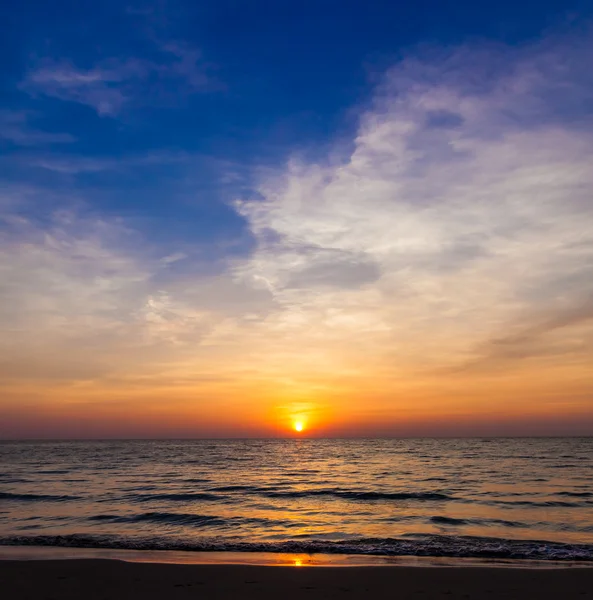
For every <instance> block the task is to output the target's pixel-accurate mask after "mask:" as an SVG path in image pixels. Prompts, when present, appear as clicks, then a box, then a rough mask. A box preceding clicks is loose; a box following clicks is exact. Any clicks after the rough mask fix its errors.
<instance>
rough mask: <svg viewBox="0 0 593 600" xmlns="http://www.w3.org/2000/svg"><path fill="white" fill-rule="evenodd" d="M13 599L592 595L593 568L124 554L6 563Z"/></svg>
mask: <svg viewBox="0 0 593 600" xmlns="http://www.w3.org/2000/svg"><path fill="white" fill-rule="evenodd" d="M0 589H2V596H3V598H6V599H7V600H12V599H18V600H75V599H76V600H78V599H80V598H85V599H87V600H119V599H126V600H136V599H138V600H140V599H141V600H152V599H155V600H156V599H162V598H167V599H177V598H179V599H187V598H219V599H221V600H226V599H229V600H230V599H232V598H261V599H267V598H270V599H272V598H273V599H277V598H282V599H283V600H291V599H293V598H295V599H296V598H306V599H310V600H317V599H322V598H344V599H354V598H385V597H392V598H398V599H401V600H404V599H407V598H409V599H414V600H418V599H422V600H427V599H430V598H447V599H448V600H456V599H460V600H461V599H463V600H468V599H473V600H480V599H484V600H493V599H498V598H504V599H505V600H524V599H527V598H538V599H543V600H545V599H547V598H549V599H558V598H562V599H571V598H575V599H577V598H578V599H579V600H586V599H587V598H593V568H587V567H567V568H555V569H525V568H504V567H400V566H394V567H392V566H384V567H313V568H310V567H301V568H295V567H272V566H252V565H216V564H214V565H213V564H205V565H197V564H193V565H187V564H154V563H132V562H124V561H120V560H102V559H91V560H86V559H81V560H31V561H12V560H4V561H0Z"/></svg>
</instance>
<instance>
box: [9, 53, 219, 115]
mask: <svg viewBox="0 0 593 600" xmlns="http://www.w3.org/2000/svg"><path fill="white" fill-rule="evenodd" d="M158 54H159V55H160V56H159V60H158V61H157V60H148V59H141V58H127V59H119V58H110V59H106V60H102V61H99V62H98V63H97V64H95V65H94V66H92V67H90V68H81V67H79V66H76V65H75V64H73V63H72V62H71V61H68V60H64V59H62V60H54V59H51V58H46V59H44V60H43V61H41V63H40V64H38V65H37V66H36V67H35V68H33V69H32V70H31V71H30V72H29V73H28V74H27V76H26V78H25V79H24V81H23V82H22V83H21V89H23V90H24V91H26V92H28V93H29V94H31V95H34V96H37V95H45V96H51V97H54V98H58V99H60V100H64V101H67V102H76V103H78V104H84V105H87V106H90V107H91V108H93V109H94V110H95V111H96V112H97V114H99V115H100V116H110V117H114V116H116V115H118V114H119V113H120V112H121V111H122V110H124V109H125V108H126V107H127V106H128V105H131V104H135V105H144V104H157V105H159V104H162V103H169V102H170V101H171V100H172V98H171V94H170V93H169V92H168V90H167V85H168V84H172V85H174V86H175V96H176V97H178V96H179V95H180V94H182V95H187V94H192V93H195V92H203V91H206V90H208V89H211V87H212V83H213V82H212V79H211V77H210V76H209V75H208V73H207V65H206V63H205V62H204V61H203V60H202V56H201V53H200V51H198V50H196V49H194V48H192V47H191V46H189V45H187V44H181V43H175V42H171V43H169V44H166V45H161V46H160V47H159V52H158Z"/></svg>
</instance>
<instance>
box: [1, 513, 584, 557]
mask: <svg viewBox="0 0 593 600" xmlns="http://www.w3.org/2000/svg"><path fill="white" fill-rule="evenodd" d="M156 514H158V513H156ZM186 516H187V515H186ZM194 516H198V515H194ZM203 516H206V515H203ZM215 518H216V517H215ZM0 546H58V547H68V548H111V549H129V550H176V551H196V552H286V553H307V554H317V553H319V554H358V555H360V554H366V555H378V556H432V557H450V558H490V559H517V560H544V561H545V560H554V561H593V544H564V543H559V542H549V541H542V540H510V539H504V538H487V537H474V536H448V535H436V534H428V535H427V534H416V535H410V536H409V537H402V538H357V539H350V540H341V541H327V540H317V539H316V540H292V541H285V542H245V541H224V540H221V539H197V540H196V539H174V540H173V539H163V538H162V537H152V538H146V537H123V536H113V535H85V534H71V535H57V536H52V535H34V536H21V535H12V536H5V537H0Z"/></svg>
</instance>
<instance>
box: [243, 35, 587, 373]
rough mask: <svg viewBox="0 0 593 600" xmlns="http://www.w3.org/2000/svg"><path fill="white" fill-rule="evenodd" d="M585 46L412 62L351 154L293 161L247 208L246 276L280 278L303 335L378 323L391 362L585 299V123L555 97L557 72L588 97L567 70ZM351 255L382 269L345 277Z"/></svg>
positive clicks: (390, 79) (439, 360)
mask: <svg viewBox="0 0 593 600" xmlns="http://www.w3.org/2000/svg"><path fill="white" fill-rule="evenodd" d="M577 47H578V49H579V52H576V51H575V50H574V48H573V47H572V46H568V45H565V44H560V45H556V46H553V45H549V44H545V45H544V44H542V45H540V46H537V47H534V48H527V49H523V50H517V51H511V50H509V49H500V48H499V49H496V48H494V49H489V50H488V51H481V52H474V49H473V48H471V47H468V48H464V49H461V50H456V51H455V52H454V53H453V54H450V55H434V54H433V55H430V54H429V56H430V61H431V62H423V61H422V60H421V59H418V58H408V59H405V60H403V61H402V62H401V63H400V64H398V65H397V66H395V67H394V68H393V69H392V70H391V71H390V72H389V73H388V74H387V77H386V78H385V82H384V84H383V85H382V86H381V87H380V90H379V94H378V96H377V98H376V101H375V103H374V105H373V107H372V108H371V109H370V110H369V111H368V112H367V113H366V114H365V115H363V117H362V119H361V124H360V128H359V131H358V135H357V137H356V140H355V144H354V150H353V152H352V154H351V156H350V157H349V158H348V160H346V161H344V162H343V163H342V164H339V165H331V164H329V165H328V164H302V163H301V164H297V163H291V164H289V165H288V166H287V169H286V171H285V172H284V173H280V174H278V176H277V177H275V178H271V179H268V180H264V181H263V182H262V183H261V186H260V189H259V190H258V191H259V193H260V194H261V196H262V198H263V200H258V201H247V202H245V201H243V202H239V203H238V204H237V207H238V210H239V211H240V212H241V214H243V215H244V216H245V217H246V218H247V220H248V222H249V224H250V227H251V228H252V231H253V232H254V234H255V235H256V237H257V238H258V239H259V246H258V250H257V252H256V253H255V256H254V257H253V259H252V260H251V261H250V262H249V263H248V264H246V265H243V266H242V267H241V268H240V269H238V271H237V273H238V275H239V276H241V277H243V278H244V279H245V280H246V281H251V282H252V285H254V286H259V285H263V286H265V287H267V288H268V289H269V290H271V291H272V292H273V294H274V298H275V300H276V301H277V302H278V303H279V304H280V305H281V306H283V307H284V310H283V311H282V312H280V313H279V314H278V315H277V318H278V319H279V320H280V321H282V323H283V324H284V325H285V326H286V327H287V329H288V330H289V331H290V334H289V335H290V336H296V337H298V338H304V339H301V341H302V343H303V344H307V335H306V334H303V331H307V332H308V331H310V330H311V329H314V330H315V336H314V338H313V337H309V340H310V342H311V343H314V344H319V339H323V338H324V336H325V337H326V339H327V341H328V351H330V348H331V347H332V346H333V345H334V344H335V342H336V340H339V339H340V338H343V340H344V342H346V341H350V342H354V340H355V339H356V336H357V335H359V336H360V337H362V336H366V335H368V333H367V331H380V332H382V333H381V334H380V336H379V337H380V340H378V346H377V347H378V348H379V347H380V348H381V349H380V351H379V354H382V356H381V359H382V360H388V361H392V362H394V363H395V364H397V365H401V364H402V363H408V362H414V363H416V364H424V365H426V366H447V365H453V364H461V363H464V362H465V361H468V360H473V359H474V358H475V357H476V356H477V355H479V354H480V353H481V352H483V351H484V348H485V346H484V341H485V340H489V339H490V338H494V337H496V336H498V335H500V334H501V331H505V330H507V329H514V328H516V327H517V324H518V323H523V324H525V325H526V326H527V327H529V324H530V323H531V321H532V319H533V318H534V313H537V316H538V318H539V315H540V314H541V313H542V312H545V313H546V314H548V313H550V312H552V313H553V312H555V311H556V310H558V311H563V310H566V309H569V308H572V307H574V306H579V305H581V304H582V303H583V302H587V301H588V302H590V298H591V292H592V283H591V282H593V203H592V202H591V194H592V193H593V170H592V169H591V168H590V166H591V164H592V163H593V127H592V126H591V123H590V121H588V115H584V114H577V112H573V113H571V114H569V115H567V114H565V113H564V112H562V111H559V101H558V99H557V98H556V97H555V96H554V95H553V94H551V92H552V91H553V90H554V89H555V85H557V84H558V83H559V80H562V84H563V85H565V86H566V87H567V88H568V89H570V90H571V91H574V92H575V93H576V94H578V95H579V97H581V98H584V97H593V85H591V84H590V82H588V81H585V82H581V81H580V80H572V79H570V78H569V77H568V76H567V73H570V69H571V68H572V67H573V66H574V65H573V63H575V62H578V61H579V60H581V58H582V56H583V52H585V53H586V52H590V47H589V46H585V47H584V48H583V47H582V45H578V44H577ZM542 54H545V56H546V57H547V58H546V60H543V59H542ZM560 104H561V103H560ZM575 123H579V124H580V126H575ZM328 257H329V258H328ZM332 257H333V258H332ZM345 261H346V263H345ZM344 264H349V270H350V271H351V272H352V273H354V272H356V269H358V268H359V267H358V266H359V265H362V264H364V265H369V269H371V271H369V273H371V272H372V273H373V276H367V277H364V276H362V277H359V278H358V280H357V278H356V277H345V278H343V277H341V273H342V272H344ZM295 282H297V284H298V285H297V286H296V287H298V289H295ZM322 282H323V283H325V286H326V288H329V289H325V290H321V289H320V287H319V284H320V283H322ZM353 284H354V285H353ZM331 288H333V289H331ZM587 299H588V300H587ZM386 332H388V333H386ZM567 335H571V336H574V335H575V332H574V331H570V332H569V333H567ZM576 335H578V332H577V333H576ZM584 335H585V332H583V336H584ZM587 335H588V334H587ZM287 339H288V337H287ZM294 339H295V338H294V337H293V340H294ZM580 348H581V358H582V360H583V361H585V360H588V359H589V358H590V355H591V348H590V347H588V346H587V345H581V346H580ZM333 351H334V352H338V353H339V352H341V350H339V349H335V348H334V350H333ZM558 352H559V353H560V354H561V353H562V350H561V348H560V346H558ZM394 369H395V370H398V369H399V367H394Z"/></svg>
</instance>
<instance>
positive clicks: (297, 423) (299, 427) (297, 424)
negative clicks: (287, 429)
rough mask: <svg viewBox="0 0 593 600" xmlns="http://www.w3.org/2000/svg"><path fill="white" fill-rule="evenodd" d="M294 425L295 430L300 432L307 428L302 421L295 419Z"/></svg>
mask: <svg viewBox="0 0 593 600" xmlns="http://www.w3.org/2000/svg"><path fill="white" fill-rule="evenodd" d="M293 427H294V430H295V431H298V432H299V433H300V432H301V431H303V429H304V428H305V425H304V424H303V422H302V421H295V422H294V425H293Z"/></svg>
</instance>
